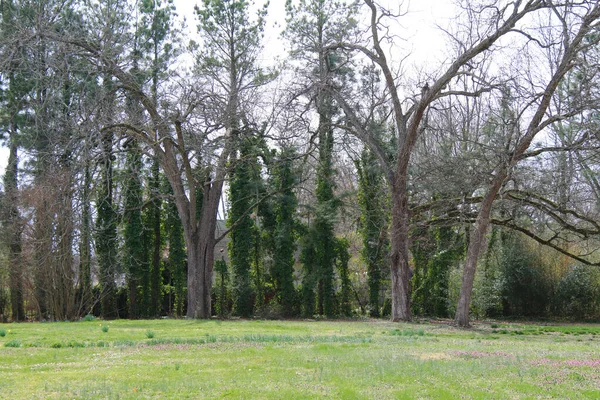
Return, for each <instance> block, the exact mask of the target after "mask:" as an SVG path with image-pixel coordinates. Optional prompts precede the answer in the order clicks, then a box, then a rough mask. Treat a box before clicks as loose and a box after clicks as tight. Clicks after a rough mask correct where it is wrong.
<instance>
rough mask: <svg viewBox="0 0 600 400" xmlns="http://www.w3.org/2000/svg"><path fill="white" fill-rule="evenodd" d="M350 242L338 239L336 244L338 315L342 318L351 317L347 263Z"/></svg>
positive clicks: (350, 289)
mask: <svg viewBox="0 0 600 400" xmlns="http://www.w3.org/2000/svg"><path fill="white" fill-rule="evenodd" d="M349 248H350V242H348V240H347V239H338V240H337V243H336V249H335V253H336V258H337V268H338V274H339V276H340V292H339V303H340V315H342V316H344V317H350V316H352V308H351V305H350V297H351V291H352V288H351V286H350V285H351V282H350V273H349V271H348V262H349V261H350V252H349V250H348V249H349Z"/></svg>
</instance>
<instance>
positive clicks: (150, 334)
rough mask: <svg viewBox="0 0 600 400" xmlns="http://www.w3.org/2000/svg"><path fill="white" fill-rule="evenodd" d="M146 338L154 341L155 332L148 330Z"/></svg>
mask: <svg viewBox="0 0 600 400" xmlns="http://www.w3.org/2000/svg"><path fill="white" fill-rule="evenodd" d="M146 337H147V338H148V339H152V338H153V337H154V332H152V331H151V330H147V331H146Z"/></svg>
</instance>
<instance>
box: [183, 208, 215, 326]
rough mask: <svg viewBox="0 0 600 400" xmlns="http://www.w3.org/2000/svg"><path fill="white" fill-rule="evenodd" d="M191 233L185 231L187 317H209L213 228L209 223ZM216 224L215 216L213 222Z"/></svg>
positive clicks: (213, 248) (212, 262)
mask: <svg viewBox="0 0 600 400" xmlns="http://www.w3.org/2000/svg"><path fill="white" fill-rule="evenodd" d="M207 222H208V221H207ZM206 225H207V226H204V227H202V226H201V227H200V229H197V230H195V231H194V232H193V233H191V234H188V232H186V244H187V249H188V251H187V257H188V308H187V314H186V315H187V317H188V318H194V319H196V318H210V316H211V311H212V310H211V289H212V272H213V264H214V251H215V239H214V235H215V230H214V229H210V225H211V223H210V222H208V223H207V224H206ZM214 226H216V217H215V224H214ZM202 228H204V229H202Z"/></svg>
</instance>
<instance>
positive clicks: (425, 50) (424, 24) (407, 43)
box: [0, 0, 455, 175]
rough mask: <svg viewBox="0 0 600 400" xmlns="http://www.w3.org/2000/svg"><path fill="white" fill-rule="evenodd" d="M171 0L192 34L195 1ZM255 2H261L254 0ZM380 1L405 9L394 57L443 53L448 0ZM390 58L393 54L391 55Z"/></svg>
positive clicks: (272, 12) (270, 26)
mask: <svg viewBox="0 0 600 400" xmlns="http://www.w3.org/2000/svg"><path fill="white" fill-rule="evenodd" d="M174 2H175V6H176V7H177V12H178V14H179V15H180V16H182V17H185V18H186V21H187V25H188V28H189V30H190V33H191V34H193V32H195V26H196V22H195V20H194V15H195V14H194V6H195V4H197V3H198V1H194V0H175V1H174ZM386 2H387V4H386ZM257 3H259V4H260V3H261V2H260V1H257ZM381 3H382V4H385V5H387V6H388V7H389V9H390V10H397V9H398V5H399V4H401V3H402V10H403V11H405V10H408V13H407V14H406V15H405V16H403V17H401V18H399V19H398V21H397V22H396V23H393V24H392V25H391V28H392V29H394V31H395V32H396V33H397V35H398V40H397V43H395V44H396V45H398V46H399V47H401V48H402V49H403V51H402V52H401V53H398V54H397V56H396V57H398V58H400V57H402V56H404V55H405V54H406V53H410V59H409V60H408V62H409V64H412V65H414V66H416V67H417V68H418V67H421V66H424V67H426V66H427V65H428V64H430V63H436V61H438V60H439V59H440V58H441V57H443V54H444V52H443V49H444V44H445V34H443V33H442V31H441V30H440V29H439V28H437V27H436V24H438V25H440V26H441V27H444V28H446V27H448V26H449V25H450V23H451V21H452V19H453V17H454V15H455V11H454V10H455V9H454V6H453V2H452V0H414V1H412V2H409V1H404V2H401V1H398V0H383V1H381ZM284 6H285V0H271V1H270V3H269V13H268V16H267V24H266V28H265V41H264V49H265V51H264V59H265V60H271V59H274V58H275V57H276V56H277V55H280V54H282V53H283V52H284V45H283V43H282V40H281V39H280V35H281V32H282V30H283V28H284V23H285V9H284ZM393 59H394V55H392V60H393ZM5 145H6V143H2V144H1V145H0V146H1V147H0V175H4V169H5V168H6V163H7V161H8V149H7V148H6V146H5Z"/></svg>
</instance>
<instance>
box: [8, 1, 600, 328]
mask: <svg viewBox="0 0 600 400" xmlns="http://www.w3.org/2000/svg"><path fill="white" fill-rule="evenodd" d="M494 3H498V4H496V5H495V6H493V7H484V6H483V5H479V4H475V3H473V4H471V3H469V4H468V5H467V6H465V7H466V9H467V11H468V12H465V13H462V14H460V15H457V16H456V23H453V24H451V26H450V28H449V29H448V30H447V32H446V33H448V34H449V37H450V38H451V39H452V40H451V42H452V43H455V44H456V46H454V47H448V49H447V50H448V52H447V53H444V54H446V57H447V58H446V59H445V61H443V62H442V63H440V64H439V65H438V66H435V67H434V66H431V65H425V64H423V65H421V66H420V67H413V66H412V65H413V64H408V63H406V64H404V63H402V65H401V66H400V67H397V65H396V64H395V63H396V62H397V61H398V60H397V59H396V57H397V54H404V53H406V49H405V48H403V47H402V45H401V43H400V42H401V41H400V40H399V37H403V36H402V35H401V34H400V35H399V34H398V32H396V31H395V30H394V29H402V28H401V27H400V25H398V27H397V28H394V29H392V28H390V26H396V25H397V24H396V22H397V21H396V19H399V18H405V17H406V18H409V17H407V16H404V12H403V11H406V10H405V9H404V8H402V10H401V11H402V12H400V13H398V15H397V14H396V13H395V12H390V11H389V10H386V9H385V8H383V7H382V6H380V5H378V4H376V3H375V2H373V1H372V0H362V1H333V0H298V1H292V0H288V1H286V2H285V6H284V8H282V9H281V12H282V13H285V18H282V22H283V19H285V27H283V33H282V34H281V37H280V38H279V39H280V41H281V43H283V44H284V46H285V51H284V50H281V52H282V54H280V56H281V57H280V59H279V60H278V61H282V62H275V61H273V60H272V59H271V58H273V57H272V56H273V53H274V51H275V50H273V49H270V48H264V47H263V46H264V44H263V40H264V38H265V34H266V30H267V29H270V28H269V24H268V23H267V21H268V20H269V18H273V17H270V16H269V15H268V13H267V11H269V9H270V8H269V7H270V6H269V5H268V4H264V5H262V4H256V3H255V2H253V1H251V0H203V1H202V2H200V4H199V5H197V6H196V7H195V9H194V22H193V23H194V24H195V25H194V26H195V29H193V31H194V33H189V32H188V31H187V28H186V29H184V28H181V29H179V27H180V26H181V27H183V26H184V25H183V23H182V20H181V18H180V17H179V16H178V15H177V9H176V7H175V5H174V3H173V1H171V0H143V1H133V0H107V1H99V0H98V1H81V0H67V1H53V0H46V1H30V0H2V1H1V2H0V13H1V17H2V18H1V21H0V134H1V137H2V143H3V144H4V150H5V153H6V154H7V164H6V167H5V169H4V171H3V174H4V175H3V179H2V190H1V192H0V195H1V196H0V205H1V208H0V225H1V226H0V233H1V234H2V235H1V237H0V244H1V247H0V320H14V321H20V320H25V319H38V320H72V319H76V318H80V317H82V316H84V315H87V314H96V315H99V316H102V317H103V318H106V319H111V318H119V317H120V318H131V319H137V318H143V317H152V318H156V317H161V316H165V315H169V316H174V317H182V316H187V317H190V318H210V317H211V316H213V315H217V316H219V317H221V318H226V317H229V316H232V315H234V316H240V317H244V318H251V317H253V316H260V317H269V318H271V317H273V318H275V317H278V318H279V317H282V318H289V317H299V316H303V317H307V318H313V317H317V318H322V317H325V318H336V317H353V316H363V315H366V316H370V317H375V318H377V317H381V316H385V317H391V318H392V319H393V320H395V321H397V320H409V319H410V318H411V317H412V315H418V316H427V317H443V318H452V317H453V316H456V323H457V324H458V325H462V326H464V325H468V322H469V315H474V316H476V317H540V316H543V317H560V318H578V319H585V318H590V319H594V318H599V317H600V314H599V313H600V300H598V299H599V295H600V278H599V276H600V275H599V272H598V267H599V265H600V258H598V256H597V254H596V251H597V247H598V239H599V237H600V225H599V224H598V222H597V221H598V218H599V217H600V184H599V182H600V179H599V178H598V175H599V174H600V160H599V159H598V155H599V153H598V148H600V143H599V139H600V138H599V137H598V135H597V132H598V126H599V121H600V117H599V114H598V109H600V82H599V81H598V76H600V52H599V51H598V46H599V42H600V35H598V32H597V22H598V20H600V5H599V4H598V3H597V2H594V1H583V2H581V4H579V5H578V6H574V5H573V6H572V5H565V6H564V7H561V9H560V10H559V9H557V8H555V7H553V6H552V5H551V3H549V2H540V1H536V0H529V1H525V2H517V3H514V4H513V3H510V4H512V5H510V4H509V3H508V2H504V1H500V0H498V1H497V2H494ZM505 3H506V4H505ZM502 5H506V8H503V7H502ZM280 6H282V4H280ZM271 7H272V6H271ZM402 7H405V5H403V6H402ZM500 9H503V10H504V12H497V10H500ZM369 16H370V18H369ZM363 17H365V18H363ZM545 19H547V20H549V21H551V23H549V24H545V23H542V22H540V21H544V20H545ZM467 27H475V28H476V29H470V28H469V29H468V28H467ZM515 27H516V28H515ZM505 37H510V38H513V39H514V40H513V39H511V40H506V41H503V40H504V38H505ZM276 40H277V39H276ZM497 43H502V46H499V45H497ZM278 45H279V42H278ZM449 49H452V50H449ZM452 52H455V53H456V54H452ZM409 56H410V54H406V57H407V59H408V58H409ZM412 61H414V62H419V60H418V59H413V60H412ZM534 65H543V66H544V67H543V68H542V67H539V68H537V67H535V69H534V67H533V66H534ZM540 93H541V94H540Z"/></svg>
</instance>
